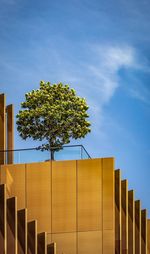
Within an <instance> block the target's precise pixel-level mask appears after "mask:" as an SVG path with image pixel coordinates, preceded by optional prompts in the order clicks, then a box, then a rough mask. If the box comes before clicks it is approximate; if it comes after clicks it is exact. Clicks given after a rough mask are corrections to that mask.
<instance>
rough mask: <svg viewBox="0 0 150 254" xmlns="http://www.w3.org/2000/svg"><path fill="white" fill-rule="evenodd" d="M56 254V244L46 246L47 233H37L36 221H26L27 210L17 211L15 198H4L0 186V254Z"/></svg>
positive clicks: (4, 192) (2, 189) (2, 185)
mask: <svg viewBox="0 0 150 254" xmlns="http://www.w3.org/2000/svg"><path fill="white" fill-rule="evenodd" d="M27 253H28V254H56V244H55V243H51V244H47V233H46V232H41V233H37V221H36V220H35V221H29V222H28V221H27V209H22V210H18V211H17V198H16V197H11V198H6V186H5V184H1V185H0V254H27Z"/></svg>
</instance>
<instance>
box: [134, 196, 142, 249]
mask: <svg viewBox="0 0 150 254" xmlns="http://www.w3.org/2000/svg"><path fill="white" fill-rule="evenodd" d="M135 254H141V203H140V200H136V201H135Z"/></svg>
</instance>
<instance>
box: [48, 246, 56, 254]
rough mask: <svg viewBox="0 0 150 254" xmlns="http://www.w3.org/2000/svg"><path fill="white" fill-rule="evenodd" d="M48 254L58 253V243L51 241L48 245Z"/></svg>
mask: <svg viewBox="0 0 150 254" xmlns="http://www.w3.org/2000/svg"><path fill="white" fill-rule="evenodd" d="M47 254H56V243H50V244H48V245H47Z"/></svg>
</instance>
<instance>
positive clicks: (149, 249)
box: [147, 219, 150, 254]
mask: <svg viewBox="0 0 150 254" xmlns="http://www.w3.org/2000/svg"><path fill="white" fill-rule="evenodd" d="M147 254H150V219H148V220H147Z"/></svg>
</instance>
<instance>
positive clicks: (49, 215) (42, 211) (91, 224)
mask: <svg viewBox="0 0 150 254" xmlns="http://www.w3.org/2000/svg"><path fill="white" fill-rule="evenodd" d="M0 181H1V183H6V186H7V196H8V197H11V196H14V195H15V196H17V197H18V201H17V202H18V209H22V208H24V207H26V208H27V209H28V220H32V219H37V221H38V232H42V231H47V232H48V242H56V243H57V253H58V254H62V253H64V254H75V253H79V254H84V253H86V254H88V253H89V254H90V253H91V252H93V253H94V254H98V253H103V254H105V253H107V254H114V253H115V225H114V224H115V223H114V219H115V210H114V204H115V195H114V159H113V158H104V159H88V160H79V161H57V162H56V161H53V162H42V163H32V164H17V165H3V166H1V171H0Z"/></svg>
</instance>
